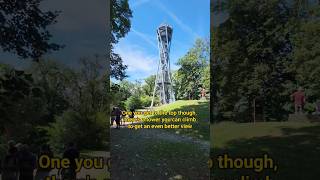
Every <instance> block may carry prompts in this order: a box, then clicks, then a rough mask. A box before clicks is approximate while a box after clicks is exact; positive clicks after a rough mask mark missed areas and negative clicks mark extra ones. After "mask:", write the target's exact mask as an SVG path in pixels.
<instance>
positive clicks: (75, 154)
mask: <svg viewBox="0 0 320 180" xmlns="http://www.w3.org/2000/svg"><path fill="white" fill-rule="evenodd" d="M79 157H80V153H79V151H78V149H77V148H76V146H75V144H74V143H73V142H70V143H69V144H68V145H67V148H66V150H65V151H64V153H63V158H66V159H69V161H70V166H69V167H70V168H68V169H63V172H62V180H75V179H76V178H77V172H76V169H77V164H76V159H78V158H79Z"/></svg>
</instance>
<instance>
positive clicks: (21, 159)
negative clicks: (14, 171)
mask: <svg viewBox="0 0 320 180" xmlns="http://www.w3.org/2000/svg"><path fill="white" fill-rule="evenodd" d="M18 165H19V179H23V180H33V172H34V170H35V169H36V157H35V156H34V155H33V154H32V153H31V152H30V151H29V147H28V145H26V144H24V145H22V146H21V148H18Z"/></svg>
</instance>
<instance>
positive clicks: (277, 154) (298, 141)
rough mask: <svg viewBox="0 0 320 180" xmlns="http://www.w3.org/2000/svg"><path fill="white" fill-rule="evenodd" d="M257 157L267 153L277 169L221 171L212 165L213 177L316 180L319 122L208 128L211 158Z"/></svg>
mask: <svg viewBox="0 0 320 180" xmlns="http://www.w3.org/2000/svg"><path fill="white" fill-rule="evenodd" d="M226 153H227V154H228V156H230V157H253V156H255V157H257V156H258V157H261V156H263V154H268V155H269V157H272V158H273V159H274V161H275V163H276V164H277V166H278V170H277V171H276V172H275V171H273V170H264V171H263V172H261V173H256V172H253V170H234V169H232V170H231V169H229V170H223V169H217V168H216V166H215V168H214V170H213V171H212V174H211V175H212V176H214V177H216V178H217V177H239V176H241V175H252V176H256V177H263V176H267V175H270V176H271V177H273V179H281V180H282V179H297V180H304V179H319V175H320V172H319V163H320V154H319V153H320V123H310V122H304V121H303V122H269V123H268V122H259V123H256V124H253V123H242V124H238V123H231V122H223V123H218V124H213V125H211V156H212V157H213V158H215V157H217V155H223V154H226Z"/></svg>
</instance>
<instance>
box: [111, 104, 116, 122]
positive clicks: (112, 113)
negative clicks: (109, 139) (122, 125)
mask: <svg viewBox="0 0 320 180" xmlns="http://www.w3.org/2000/svg"><path fill="white" fill-rule="evenodd" d="M114 121H116V108H115V107H113V108H112V111H111V126H113V123H114Z"/></svg>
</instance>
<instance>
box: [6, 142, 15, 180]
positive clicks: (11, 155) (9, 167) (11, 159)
mask: <svg viewBox="0 0 320 180" xmlns="http://www.w3.org/2000/svg"><path fill="white" fill-rule="evenodd" d="M17 152H18V150H17V148H16V147H15V146H14V141H9V142H8V153H7V155H6V156H5V158H4V160H3V162H2V179H3V180H17V179H18V174H19V167H18V159H17Z"/></svg>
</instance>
